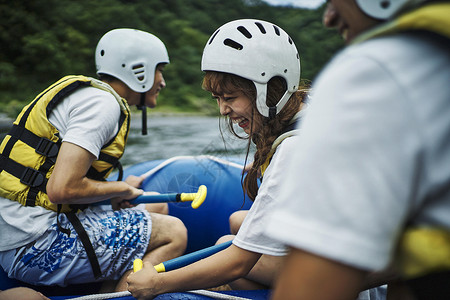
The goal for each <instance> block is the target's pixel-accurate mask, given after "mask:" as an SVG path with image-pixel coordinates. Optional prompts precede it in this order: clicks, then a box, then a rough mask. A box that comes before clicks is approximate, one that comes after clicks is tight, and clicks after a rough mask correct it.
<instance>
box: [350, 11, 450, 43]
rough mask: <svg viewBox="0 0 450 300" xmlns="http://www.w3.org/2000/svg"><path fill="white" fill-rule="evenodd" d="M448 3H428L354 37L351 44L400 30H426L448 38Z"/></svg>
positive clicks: (449, 23)
mask: <svg viewBox="0 0 450 300" xmlns="http://www.w3.org/2000/svg"><path fill="white" fill-rule="evenodd" d="M449 16H450V3H430V4H427V5H423V6H421V7H420V8H417V9H415V10H412V11H410V12H407V13H405V14H402V15H400V16H399V17H397V18H396V19H394V20H392V21H389V22H386V23H383V24H381V25H380V26H377V27H375V28H374V29H372V30H369V31H367V32H366V33H363V34H361V35H359V36H358V37H356V38H355V39H354V40H353V41H352V44H356V43H360V42H362V41H365V40H368V39H371V38H374V37H378V36H384V35H389V34H393V33H398V32H402V31H413V30H420V31H428V32H432V33H435V34H438V35H440V36H443V37H446V38H450V18H449Z"/></svg>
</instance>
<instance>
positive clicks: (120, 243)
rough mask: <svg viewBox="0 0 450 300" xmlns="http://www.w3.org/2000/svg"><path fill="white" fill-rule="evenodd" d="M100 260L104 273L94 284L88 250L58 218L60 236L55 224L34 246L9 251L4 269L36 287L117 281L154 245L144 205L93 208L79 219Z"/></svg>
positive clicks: (62, 216) (63, 219)
mask: <svg viewBox="0 0 450 300" xmlns="http://www.w3.org/2000/svg"><path fill="white" fill-rule="evenodd" d="M77 216H78V218H79V220H80V222H81V224H82V225H83V227H84V229H85V230H86V233H87V234H88V236H89V239H90V241H91V243H92V246H93V248H94V251H95V254H96V255H97V259H98V262H99V264H100V268H101V271H102V275H101V277H99V278H98V279H95V278H94V274H93V272H92V267H91V264H90V262H89V259H88V257H87V254H86V250H85V249H84V247H83V244H82V243H81V240H80V239H79V237H78V234H77V232H76V231H75V229H74V228H73V226H72V224H71V223H70V222H69V220H68V219H67V217H66V215H65V214H63V213H61V214H60V215H59V220H60V224H61V226H62V227H63V228H69V229H70V231H71V234H70V236H67V234H65V233H63V232H61V231H60V230H59V229H58V225H57V223H56V218H55V221H54V222H53V224H52V226H50V228H48V229H47V231H46V232H45V233H44V234H43V235H42V236H41V237H39V238H38V239H37V240H35V241H34V242H32V243H30V244H28V245H25V246H23V247H20V248H17V249H13V250H9V251H5V252H3V253H2V255H1V256H0V260H1V261H0V264H1V265H2V266H3V267H4V268H5V266H7V267H8V268H5V271H6V272H7V273H8V276H9V277H11V278H15V279H19V280H21V281H24V282H27V283H30V284H34V285H59V286H67V285H69V284H80V283H88V282H95V281H104V280H117V279H119V278H120V277H121V276H122V275H123V274H124V273H125V272H126V271H127V270H130V269H132V266H133V261H134V260H135V259H137V258H142V257H143V256H144V254H145V253H146V251H147V247H148V244H149V242H150V234H151V228H152V222H151V217H150V214H149V213H148V211H147V210H145V205H138V206H136V207H134V208H129V209H122V210H118V211H113V210H111V206H105V207H103V206H93V207H89V208H87V209H85V210H84V211H82V212H80V213H78V214H77Z"/></svg>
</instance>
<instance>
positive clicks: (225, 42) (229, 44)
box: [223, 39, 244, 50]
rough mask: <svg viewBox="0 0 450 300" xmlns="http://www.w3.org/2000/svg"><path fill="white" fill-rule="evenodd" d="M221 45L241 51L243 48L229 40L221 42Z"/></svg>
mask: <svg viewBox="0 0 450 300" xmlns="http://www.w3.org/2000/svg"><path fill="white" fill-rule="evenodd" d="M223 43H224V45H226V46H228V47H231V48H234V49H236V50H242V49H243V48H244V47H243V46H242V45H241V44H239V43H238V42H235V41H233V40H231V39H226V40H225V41H223Z"/></svg>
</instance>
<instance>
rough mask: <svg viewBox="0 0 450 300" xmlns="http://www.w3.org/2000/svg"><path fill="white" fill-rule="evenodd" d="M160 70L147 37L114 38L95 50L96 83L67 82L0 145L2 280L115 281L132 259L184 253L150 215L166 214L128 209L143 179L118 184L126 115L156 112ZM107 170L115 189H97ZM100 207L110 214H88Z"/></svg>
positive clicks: (156, 44)
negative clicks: (134, 110)
mask: <svg viewBox="0 0 450 300" xmlns="http://www.w3.org/2000/svg"><path fill="white" fill-rule="evenodd" d="M167 63H169V57H168V55H167V50H166V48H165V46H164V44H163V43H162V42H161V40H159V39H158V38H157V37H155V36H154V35H152V34H150V33H147V32H143V31H139V30H135V29H115V30H112V31H110V32H108V33H106V34H105V35H104V36H103V37H102V38H101V40H100V41H99V43H98V46H97V49H96V64H97V69H98V74H99V75H100V78H101V79H102V80H103V81H101V80H97V79H94V78H90V77H85V76H66V77H64V78H62V79H60V80H59V81H58V82H56V83H55V84H53V85H51V86H50V87H49V88H47V89H46V90H45V91H44V92H42V93H41V94H39V95H38V97H36V99H35V100H34V101H32V102H31V103H30V104H29V105H28V106H26V107H25V108H24V109H23V112H22V113H21V114H20V115H19V116H18V118H17V121H16V122H15V124H14V125H13V128H12V129H11V131H10V132H9V133H8V136H7V137H6V138H5V139H4V140H3V142H2V144H1V158H2V159H1V161H0V169H1V170H2V172H1V173H0V235H1V236H2V243H1V245H0V264H1V266H2V268H3V269H4V270H5V271H6V272H7V273H8V275H9V276H11V277H12V278H15V279H19V280H21V281H23V282H27V283H30V284H36V285H51V286H55V285H59V286H66V285H72V284H83V283H89V282H94V281H97V282H100V281H106V280H119V279H120V278H121V276H123V275H124V274H125V273H126V272H127V271H128V270H129V269H131V266H132V263H133V260H134V259H136V258H144V259H145V260H148V261H151V262H152V263H158V262H161V261H165V260H167V259H170V258H174V257H176V256H179V255H181V254H182V253H183V252H184V250H185V247H186V240H187V236H186V228H185V227H184V225H183V223H182V222H181V221H180V220H179V219H176V218H174V217H171V216H167V215H163V214H155V213H153V212H154V211H158V212H167V206H166V205H162V206H161V205H158V206H156V207H155V206H150V205H141V206H138V207H133V208H131V205H130V204H129V202H128V201H127V200H129V199H133V198H136V197H137V196H139V195H141V194H142V193H143V191H142V189H140V188H139V186H140V184H141V182H142V180H143V179H142V178H139V177H136V176H130V177H128V178H127V179H126V180H125V181H121V180H122V179H121V177H122V170H121V167H120V163H119V159H120V157H121V156H122V154H123V152H124V148H125V145H126V141H127V137H128V133H129V124H130V117H131V114H130V110H129V105H142V106H149V107H153V106H155V105H156V98H157V96H158V93H159V91H160V90H161V89H162V88H164V86H165V82H164V78H163V76H162V69H163V67H164V65H165V64H167ZM115 168H119V174H120V175H119V178H118V181H112V180H111V181H106V178H107V176H108V175H109V174H110V173H111V172H112V171H113V169H115ZM106 199H112V200H111V204H112V207H113V208H114V209H115V211H113V210H112V209H111V207H108V206H106V207H104V206H92V205H90V204H92V203H95V202H99V201H102V200H106ZM120 208H129V209H120ZM110 285H111V284H110ZM124 285H125V281H122V282H121V283H119V285H118V286H117V288H118V289H119V290H124V289H125V286H124Z"/></svg>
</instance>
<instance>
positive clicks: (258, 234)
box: [233, 136, 297, 256]
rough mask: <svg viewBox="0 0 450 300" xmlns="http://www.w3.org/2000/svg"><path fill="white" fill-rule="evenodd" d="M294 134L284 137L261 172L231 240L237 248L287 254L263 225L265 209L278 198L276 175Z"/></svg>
mask: <svg viewBox="0 0 450 300" xmlns="http://www.w3.org/2000/svg"><path fill="white" fill-rule="evenodd" d="M296 137H297V136H293V137H288V138H286V139H284V140H283V142H282V143H281V144H280V145H279V146H278V148H277V150H276V152H275V154H274V155H273V157H272V160H271V162H270V164H269V166H268V167H267V169H266V171H265V173H264V178H263V180H262V182H261V185H260V187H259V189H258V195H257V196H256V199H255V201H254V203H253V204H252V207H251V208H250V210H249V212H248V214H247V216H246V217H245V219H244V222H243V223H242V225H241V227H240V228H239V232H238V234H237V235H236V237H235V238H234V240H233V244H235V245H236V246H238V247H239V248H242V249H245V250H248V251H253V252H258V253H262V254H268V255H274V256H282V255H286V254H287V248H286V247H285V246H284V245H283V244H282V243H280V242H278V241H277V240H275V239H273V238H271V237H269V236H267V235H266V234H265V225H266V223H267V216H268V215H269V212H270V211H272V210H273V209H274V208H275V207H276V204H275V202H276V201H278V199H277V198H278V195H279V194H280V188H281V187H280V184H279V183H280V178H282V176H283V175H284V172H285V170H286V167H287V164H288V163H289V161H288V159H287V158H288V157H289V155H290V154H291V153H292V151H294V149H295V148H294V147H295V143H294V138H296Z"/></svg>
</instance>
